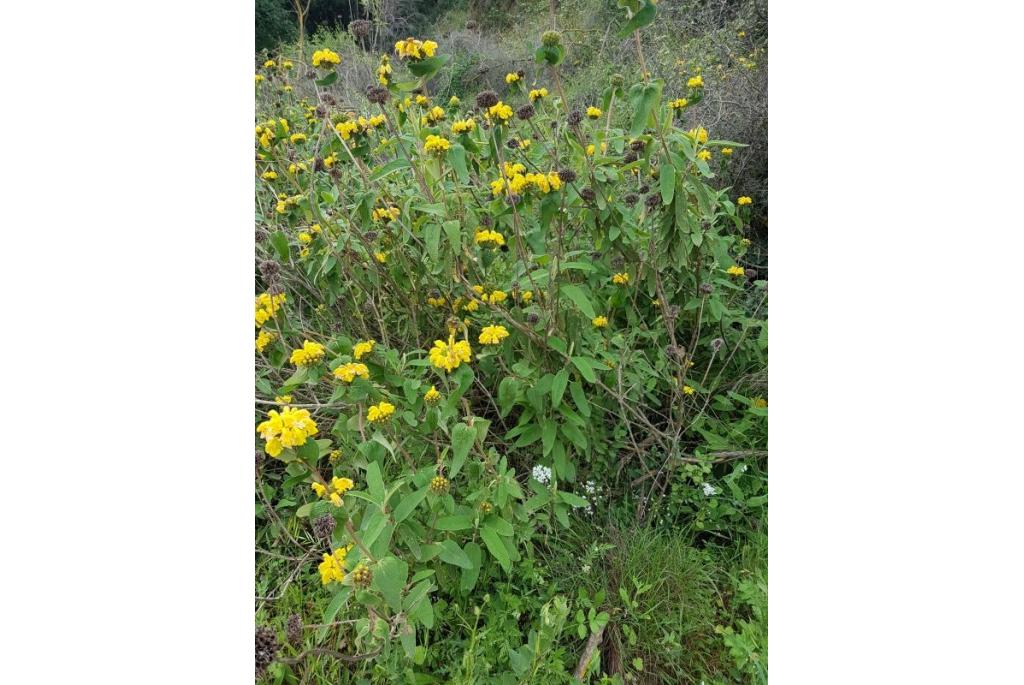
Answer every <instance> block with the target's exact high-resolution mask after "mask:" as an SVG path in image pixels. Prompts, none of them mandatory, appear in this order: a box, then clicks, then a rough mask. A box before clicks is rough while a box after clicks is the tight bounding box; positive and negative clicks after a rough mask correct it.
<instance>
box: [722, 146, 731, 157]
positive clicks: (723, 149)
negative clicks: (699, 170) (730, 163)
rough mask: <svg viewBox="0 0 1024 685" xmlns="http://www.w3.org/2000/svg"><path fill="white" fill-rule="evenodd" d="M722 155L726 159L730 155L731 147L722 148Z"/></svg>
mask: <svg viewBox="0 0 1024 685" xmlns="http://www.w3.org/2000/svg"><path fill="white" fill-rule="evenodd" d="M722 154H723V155H725V156H726V157H728V156H730V155H731V154H732V148H731V147H723V148H722Z"/></svg>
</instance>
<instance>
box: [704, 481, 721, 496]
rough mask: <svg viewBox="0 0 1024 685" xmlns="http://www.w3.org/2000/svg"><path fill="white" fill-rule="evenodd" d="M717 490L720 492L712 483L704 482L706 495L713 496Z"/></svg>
mask: <svg viewBox="0 0 1024 685" xmlns="http://www.w3.org/2000/svg"><path fill="white" fill-rule="evenodd" d="M716 492H718V491H717V490H715V486H714V485H712V484H711V483H704V495H705V496H707V497H711V495H713V494H715V493H716Z"/></svg>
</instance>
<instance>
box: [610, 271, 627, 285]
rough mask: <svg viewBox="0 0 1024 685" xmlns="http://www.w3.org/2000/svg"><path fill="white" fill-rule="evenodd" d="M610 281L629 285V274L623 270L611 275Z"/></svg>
mask: <svg viewBox="0 0 1024 685" xmlns="http://www.w3.org/2000/svg"><path fill="white" fill-rule="evenodd" d="M612 283H614V284H615V285H629V274H628V273H626V272H625V271H623V272H621V273H617V274H615V275H614V276H612Z"/></svg>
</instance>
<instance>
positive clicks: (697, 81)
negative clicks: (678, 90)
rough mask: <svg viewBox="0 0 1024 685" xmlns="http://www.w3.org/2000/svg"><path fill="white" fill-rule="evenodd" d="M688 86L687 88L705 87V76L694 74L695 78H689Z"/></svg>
mask: <svg viewBox="0 0 1024 685" xmlns="http://www.w3.org/2000/svg"><path fill="white" fill-rule="evenodd" d="M686 87H687V88H703V87H704V77H703V76H700V75H699V74H698V75H697V76H694V77H693V78H691V79H690V80H688V81H687V82H686Z"/></svg>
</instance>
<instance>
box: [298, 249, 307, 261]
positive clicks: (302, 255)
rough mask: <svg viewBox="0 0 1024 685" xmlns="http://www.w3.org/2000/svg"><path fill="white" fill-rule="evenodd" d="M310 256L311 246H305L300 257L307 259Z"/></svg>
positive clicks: (300, 251)
mask: <svg viewBox="0 0 1024 685" xmlns="http://www.w3.org/2000/svg"><path fill="white" fill-rule="evenodd" d="M308 256H309V248H308V247H304V248H302V249H301V250H299V257H301V258H302V259H305V258H306V257H308Z"/></svg>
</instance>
